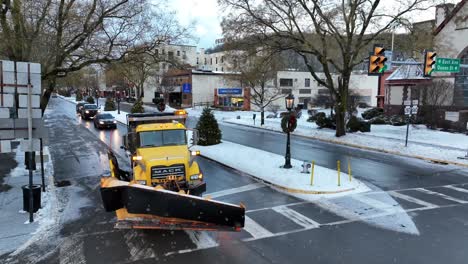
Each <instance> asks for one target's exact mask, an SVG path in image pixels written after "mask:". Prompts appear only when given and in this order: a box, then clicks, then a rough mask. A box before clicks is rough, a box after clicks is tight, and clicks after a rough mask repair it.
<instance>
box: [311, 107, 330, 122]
mask: <svg viewBox="0 0 468 264" xmlns="http://www.w3.org/2000/svg"><path fill="white" fill-rule="evenodd" d="M309 111H314V112H308V113H309V118H308V119H307V122H315V121H317V118H318V116H319V115H325V116H326V114H325V113H322V112H317V110H309Z"/></svg>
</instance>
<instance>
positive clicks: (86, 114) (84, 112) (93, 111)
mask: <svg viewBox="0 0 468 264" xmlns="http://www.w3.org/2000/svg"><path fill="white" fill-rule="evenodd" d="M99 112H100V111H99V108H98V107H97V106H96V105H95V104H85V105H84V106H83V108H81V112H80V113H81V118H83V119H91V118H93V117H94V116H96V115H97V114H98V113H99Z"/></svg>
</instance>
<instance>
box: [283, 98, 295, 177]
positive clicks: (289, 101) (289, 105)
mask: <svg viewBox="0 0 468 264" xmlns="http://www.w3.org/2000/svg"><path fill="white" fill-rule="evenodd" d="M284 99H285V103H286V109H287V110H288V112H289V116H291V110H292V109H293V107H294V96H293V95H292V94H289V95H288V96H286V97H285V98H284ZM290 134H291V133H290V131H289V129H288V132H287V141H286V156H285V157H284V158H285V161H284V166H283V168H284V169H290V168H292V165H291V136H290Z"/></svg>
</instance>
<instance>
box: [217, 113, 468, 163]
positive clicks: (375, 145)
mask: <svg viewBox="0 0 468 264" xmlns="http://www.w3.org/2000/svg"><path fill="white" fill-rule="evenodd" d="M224 122H226V123H231V124H241V125H246V126H250V127H256V128H261V129H266V130H272V131H278V132H281V126H280V119H271V120H270V119H268V120H266V121H265V125H264V126H260V124H259V123H258V122H257V123H256V124H255V126H254V125H253V122H252V120H246V119H228V120H224ZM371 131H372V132H370V133H360V132H358V133H353V134H351V133H348V134H346V136H343V137H339V138H337V137H335V131H334V130H332V129H318V128H317V127H316V125H315V123H310V122H307V121H305V118H304V117H303V118H301V119H299V120H298V126H297V129H296V130H295V131H294V133H293V134H295V135H300V136H305V137H309V138H314V139H319V140H324V141H327V142H332V143H336V144H345V145H349V146H353V147H365V148H370V149H373V150H378V151H384V152H390V153H393V154H400V155H406V156H419V157H422V158H427V159H436V160H440V161H448V162H455V163H463V164H467V165H468V160H461V159H458V157H463V156H465V154H466V149H468V140H467V139H468V137H467V136H466V135H461V134H452V133H447V132H441V131H434V130H430V129H427V128H424V127H423V126H415V127H410V136H409V142H408V147H405V141H404V138H405V134H406V126H403V127H394V126H390V125H373V126H372V128H371Z"/></svg>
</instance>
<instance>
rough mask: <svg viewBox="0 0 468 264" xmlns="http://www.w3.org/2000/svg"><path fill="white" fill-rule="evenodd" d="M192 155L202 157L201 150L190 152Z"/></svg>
mask: <svg viewBox="0 0 468 264" xmlns="http://www.w3.org/2000/svg"><path fill="white" fill-rule="evenodd" d="M190 154H192V156H200V151H199V150H192V151H191V152H190Z"/></svg>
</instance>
